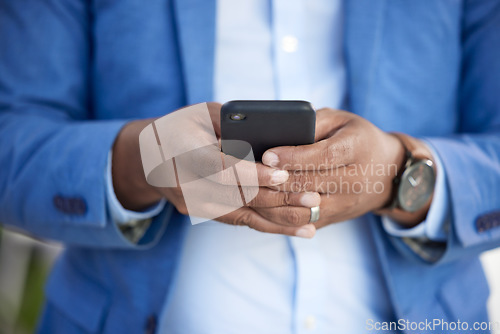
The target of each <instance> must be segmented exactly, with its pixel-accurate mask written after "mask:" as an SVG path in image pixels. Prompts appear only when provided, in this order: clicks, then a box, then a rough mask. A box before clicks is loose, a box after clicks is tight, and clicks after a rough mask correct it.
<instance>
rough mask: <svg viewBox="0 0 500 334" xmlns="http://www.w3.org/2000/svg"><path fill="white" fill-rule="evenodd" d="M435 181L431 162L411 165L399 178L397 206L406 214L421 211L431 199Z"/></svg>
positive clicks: (424, 161)
mask: <svg viewBox="0 0 500 334" xmlns="http://www.w3.org/2000/svg"><path fill="white" fill-rule="evenodd" d="M435 181H436V174H435V173H434V169H433V167H432V161H430V160H420V161H417V162H415V163H414V164H412V165H411V166H410V167H408V168H407V169H406V170H405V171H404V173H403V175H402V176H401V183H400V184H399V189H398V202H399V206H400V207H401V208H402V209H403V210H405V211H408V212H415V211H418V210H419V209H421V208H422V207H423V206H424V205H425V204H426V203H427V201H428V200H429V198H430V197H431V195H432V192H433V191H434V183H435Z"/></svg>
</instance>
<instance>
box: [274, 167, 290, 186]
mask: <svg viewBox="0 0 500 334" xmlns="http://www.w3.org/2000/svg"><path fill="white" fill-rule="evenodd" d="M286 180H288V172H287V171H286V170H275V171H274V172H273V173H272V174H271V185H273V186H277V185H278V184H282V183H285V182H286Z"/></svg>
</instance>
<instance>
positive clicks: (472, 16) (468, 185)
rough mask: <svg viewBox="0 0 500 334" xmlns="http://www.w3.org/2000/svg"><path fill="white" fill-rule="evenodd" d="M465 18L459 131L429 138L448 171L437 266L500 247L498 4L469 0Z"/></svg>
mask: <svg viewBox="0 0 500 334" xmlns="http://www.w3.org/2000/svg"><path fill="white" fill-rule="evenodd" d="M463 13H464V14H463V29H462V72H461V73H462V74H461V75H462V78H461V82H460V87H458V103H459V109H460V131H459V133H458V134H457V135H455V136H453V137H449V138H426V139H428V141H429V142H430V144H431V145H432V146H433V148H434V149H435V150H436V152H437V153H438V154H439V157H440V159H441V161H442V163H443V166H444V168H445V170H446V182H447V187H448V190H449V197H450V212H449V222H448V223H447V224H448V225H447V226H448V231H447V232H448V239H447V242H446V249H445V251H444V253H443V255H442V257H441V258H440V260H439V261H437V262H438V263H441V262H447V261H451V260H455V259H461V258H463V257H467V256H477V255H478V254H479V253H480V252H482V251H485V250H488V249H492V248H495V247H498V246H500V34H499V31H500V2H498V1H496V0H487V1H478V0H469V1H466V2H464V12H463ZM393 241H394V242H396V243H399V246H401V245H402V241H400V240H396V239H394V240H393Z"/></svg>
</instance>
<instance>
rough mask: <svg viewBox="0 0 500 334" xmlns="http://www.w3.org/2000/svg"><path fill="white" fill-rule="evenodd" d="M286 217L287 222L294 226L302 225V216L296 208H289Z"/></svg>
mask: <svg viewBox="0 0 500 334" xmlns="http://www.w3.org/2000/svg"><path fill="white" fill-rule="evenodd" d="M285 217H286V220H287V222H288V223H289V224H291V225H293V226H296V225H300V223H301V217H300V215H299V213H298V212H297V211H296V210H293V209H289V210H287V212H286V215H285Z"/></svg>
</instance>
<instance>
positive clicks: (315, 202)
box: [300, 193, 321, 208]
mask: <svg viewBox="0 0 500 334" xmlns="http://www.w3.org/2000/svg"><path fill="white" fill-rule="evenodd" d="M320 203H321V196H320V195H319V194H318V193H305V194H304V195H302V197H301V198H300V204H301V205H302V206H305V207H308V208H314V207H315V206H319V205H320Z"/></svg>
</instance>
